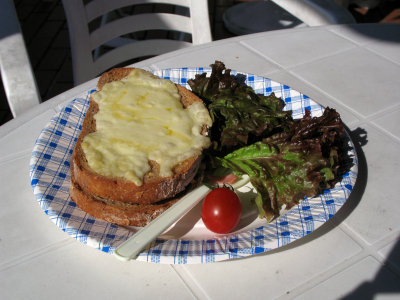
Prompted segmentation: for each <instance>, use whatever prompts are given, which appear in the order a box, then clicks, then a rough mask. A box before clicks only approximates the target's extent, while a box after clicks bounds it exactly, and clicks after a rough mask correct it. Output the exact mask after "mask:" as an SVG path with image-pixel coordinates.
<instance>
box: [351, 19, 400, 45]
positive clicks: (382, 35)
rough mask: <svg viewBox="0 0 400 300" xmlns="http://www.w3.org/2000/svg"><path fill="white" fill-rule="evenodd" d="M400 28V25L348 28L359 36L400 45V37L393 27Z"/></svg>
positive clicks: (369, 25)
mask: <svg viewBox="0 0 400 300" xmlns="http://www.w3.org/2000/svg"><path fill="white" fill-rule="evenodd" d="M395 26H396V27H400V24H379V26H376V24H373V23H372V24H357V26H353V25H349V26H346V27H347V28H349V29H350V30H351V31H353V32H356V33H357V34H359V35H363V36H367V37H369V38H373V39H377V40H380V41H384V42H390V43H400V35H399V31H398V30H393V27H395Z"/></svg>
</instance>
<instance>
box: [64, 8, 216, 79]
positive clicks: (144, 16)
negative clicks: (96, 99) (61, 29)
mask: <svg viewBox="0 0 400 300" xmlns="http://www.w3.org/2000/svg"><path fill="white" fill-rule="evenodd" d="M85 2H87V1H85ZM155 4H158V5H159V6H160V4H161V5H163V6H164V7H167V8H168V9H169V8H171V7H173V8H174V10H173V11H169V12H168V13H166V12H151V13H150V12H147V13H137V14H136V13H135V14H130V13H127V11H128V8H129V9H131V8H132V7H136V8H137V9H141V8H142V9H146V8H147V7H148V6H149V5H153V6H154V5H155ZM63 5H64V10H65V14H66V17H67V22H68V27H69V34H70V40H71V51H72V63H73V72H74V83H75V85H77V84H80V83H82V82H85V81H87V80H89V79H92V78H94V77H96V76H98V75H99V74H100V73H102V72H104V71H106V70H108V69H110V68H112V67H114V66H116V65H119V64H121V63H124V62H128V61H132V59H135V58H139V57H150V56H156V55H159V54H163V53H166V52H169V51H173V50H177V49H181V48H184V47H188V46H191V45H195V44H201V43H206V42H211V41H212V38H211V29H210V21H209V12H208V3H207V0H147V1H146V0H92V1H90V2H89V3H87V4H85V3H84V1H83V0H63ZM137 5H139V6H137ZM146 5H147V6H146ZM182 10H183V11H185V10H186V11H188V12H189V16H188V15H182V12H180V11H182ZM176 13H178V14H176ZM96 22H97V23H99V24H100V25H99V26H97V27H96V26H95V25H94V24H96ZM91 27H96V28H94V29H93V30H92V28H91ZM151 30H157V31H158V32H157V33H159V31H168V32H170V33H171V32H173V33H178V34H176V35H177V36H178V38H179V37H182V36H184V37H185V36H186V35H185V34H189V35H191V40H190V39H188V40H184V39H182V38H181V39H180V40H179V39H178V40H175V39H172V38H170V37H168V38H167V39H164V38H156V39H146V40H142V39H140V40H139V39H137V38H136V39H135V38H131V36H128V35H129V34H132V33H133V35H135V34H136V35H138V34H141V33H142V32H144V31H147V32H148V33H150V34H152V33H154V31H151ZM179 33H180V34H179ZM182 33H184V34H182ZM104 46H105V47H104ZM99 47H103V48H101V49H100V50H99ZM107 47H111V48H113V49H112V50H110V51H108V52H106V53H103V52H104V51H103V49H107Z"/></svg>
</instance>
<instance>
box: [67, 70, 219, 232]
mask: <svg viewBox="0 0 400 300" xmlns="http://www.w3.org/2000/svg"><path fill="white" fill-rule="evenodd" d="M211 124H212V121H211V118H210V115H209V113H208V110H207V108H206V107H205V106H204V104H203V102H202V100H201V99H200V98H198V97H197V96H195V95H194V94H193V93H191V92H190V91H189V90H187V89H186V88H184V87H182V86H180V85H175V84H174V83H173V82H172V81H170V80H166V79H161V78H159V77H156V76H154V75H153V74H151V73H150V72H147V71H144V70H141V69H134V68H117V69H113V70H111V71H108V72H106V73H104V74H103V75H102V76H101V77H100V78H99V81H98V84H97V92H95V93H93V94H92V95H91V98H90V102H89V108H88V111H87V113H86V115H85V118H84V121H83V125H82V131H81V133H80V135H79V137H78V140H77V143H76V145H75V148H74V152H73V155H72V163H71V189H70V194H71V198H72V200H73V201H74V202H75V203H76V204H77V205H78V207H80V208H81V209H82V210H83V211H85V212H87V213H89V214H90V215H92V216H94V217H96V218H99V219H102V220H105V221H107V222H111V223H114V224H118V225H131V226H144V225H146V224H147V223H149V222H150V221H151V220H153V219H154V218H156V217H157V216H158V215H160V214H161V213H162V212H163V211H164V210H166V209H167V208H168V207H170V206H171V205H172V204H173V203H175V202H176V201H177V200H178V199H177V197H178V196H179V195H178V194H179V193H181V192H183V191H184V190H185V188H186V187H187V186H188V185H189V183H191V182H192V180H193V178H194V176H195V175H196V173H197V171H198V168H199V165H200V160H201V155H202V150H203V149H205V148H207V147H209V145H210V139H209V138H208V137H207V130H208V128H209V127H210V126H211ZM177 195H178V196H177Z"/></svg>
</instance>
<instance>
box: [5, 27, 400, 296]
mask: <svg viewBox="0 0 400 300" xmlns="http://www.w3.org/2000/svg"><path fill="white" fill-rule="evenodd" d="M215 60H221V61H223V62H224V63H225V65H226V66H227V67H228V68H231V69H233V70H237V71H238V72H245V73H250V74H256V75H259V76H263V77H267V78H270V79H271V80H273V81H276V82H279V83H281V84H284V85H287V86H289V87H291V88H293V89H295V90H297V91H299V92H301V93H303V94H305V95H307V96H308V97H310V98H311V99H313V100H314V101H316V102H317V103H319V104H321V105H322V106H329V107H333V108H335V109H336V110H337V111H338V112H339V113H340V114H341V117H342V119H343V121H344V123H345V125H346V127H347V129H348V131H349V132H351V137H352V139H353V141H354V142H355V144H356V150H357V155H358V164H359V165H358V168H359V171H358V177H357V181H356V184H355V186H354V189H353V191H352V193H351V196H350V198H349V199H348V201H347V202H346V203H345V205H344V206H343V207H342V208H341V209H340V210H339V211H338V212H337V213H336V214H335V216H334V217H333V218H332V219H330V220H329V221H328V222H326V223H325V224H324V225H323V226H321V227H320V228H318V229H317V230H315V231H314V232H312V233H311V234H309V235H307V236H305V237H303V238H301V239H299V240H297V241H295V242H293V243H290V244H288V245H287V246H283V247H280V248H278V249H276V250H272V251H269V252H267V253H263V254H258V255H252V256H250V257H247V258H241V259H232V260H228V261H222V262H215V263H208V264H186V265H179V264H156V263H148V262H140V261H135V260H132V261H129V262H122V261H119V260H117V259H116V258H115V257H113V256H112V255H110V254H107V253H104V252H102V251H99V250H97V249H94V248H92V247H89V246H87V245H85V244H83V243H80V242H79V241H77V240H76V239H73V238H71V237H70V236H68V235H67V234H66V233H65V232H63V231H62V230H60V229H59V228H58V227H57V226H56V225H55V224H53V223H52V222H51V221H50V219H49V217H48V216H47V215H46V214H44V213H43V211H42V209H41V208H40V206H39V205H38V202H37V201H36V199H35V197H34V194H33V191H32V188H31V185H30V178H29V161H30V158H31V153H32V148H33V146H34V144H35V141H36V139H37V137H38V136H39V134H40V132H41V130H42V128H43V127H45V126H46V124H47V123H48V122H49V120H50V119H51V118H52V117H53V116H54V115H55V114H56V113H57V112H58V111H59V110H60V109H62V108H63V107H64V106H65V105H66V104H67V103H69V102H70V101H71V100H72V99H74V98H75V97H77V96H78V95H81V94H82V93H85V92H87V91H89V90H90V89H93V88H94V87H95V86H96V79H94V80H92V81H89V82H87V83H85V84H83V85H80V86H77V87H75V88H73V89H71V90H69V91H67V92H65V93H63V94H61V95H59V96H57V97H54V98H53V99H50V100H48V101H46V102H44V103H43V104H41V105H39V106H37V107H35V108H34V109H32V110H30V111H28V112H27V113H26V114H24V115H21V116H20V117H18V118H16V119H14V120H12V121H11V122H9V123H6V124H5V125H3V126H2V127H0V145H1V146H0V184H1V200H0V203H1V211H0V278H1V280H0V293H1V295H2V296H1V298H2V299H49V298H53V299H84V298H85V299H94V298H96V299H112V298H114V299H117V298H120V299H126V298H128V297H129V298H133V299H291V298H296V299H297V298H300V299H338V298H346V297H347V298H348V299H372V298H373V299H396V298H397V299H398V298H399V297H400V242H399V236H400V217H399V216H400V205H399V201H398V200H399V196H398V190H397V188H398V185H400V176H399V173H398V170H399V168H400V159H399V153H400V131H399V127H400V101H399V100H400V96H399V95H400V76H399V75H400V25H353V26H340V25H335V26H327V27H310V28H298V29H287V30H284V31H272V32H266V33H259V34H254V35H246V36H240V37H236V38H232V39H227V40H221V41H216V42H213V43H209V44H205V45H200V46H195V47H192V48H187V49H184V50H180V51H176V52H172V53H169V54H165V55H161V56H158V57H155V58H152V59H149V60H146V61H142V62H140V63H137V64H135V65H134V66H135V67H140V68H144V69H148V70H153V71H155V70H160V69H167V68H178V67H208V66H209V65H210V64H211V63H213V62H214V61H215Z"/></svg>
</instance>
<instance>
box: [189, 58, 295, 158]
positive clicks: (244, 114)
mask: <svg viewBox="0 0 400 300" xmlns="http://www.w3.org/2000/svg"><path fill="white" fill-rule="evenodd" d="M211 66H212V73H211V75H210V77H207V76H206V73H203V74H200V75H196V77H195V79H192V80H189V81H188V84H189V85H190V87H191V89H192V91H193V92H194V93H195V94H197V95H199V96H200V97H201V98H202V99H203V100H204V102H205V104H206V105H207V107H208V109H209V112H210V115H211V117H212V119H213V126H212V128H211V139H212V140H213V141H214V149H215V150H216V151H219V152H221V151H222V152H225V153H229V152H231V151H233V150H235V149H238V148H240V147H242V146H246V145H248V144H252V143H254V142H256V141H257V140H260V139H261V138H263V137H268V136H270V135H271V134H273V133H275V132H280V131H284V130H286V129H287V128H288V126H289V124H290V123H291V122H292V121H293V120H292V117H291V114H292V112H291V111H283V108H284V107H285V103H284V101H283V100H282V99H280V98H277V97H276V96H275V95H274V94H273V93H272V94H271V95H269V96H264V95H260V94H256V93H255V92H254V90H253V89H252V88H251V87H249V86H246V85H245V84H243V82H241V81H240V78H237V77H234V76H232V75H231V74H230V70H229V69H225V65H224V64H223V63H222V62H218V61H217V62H215V64H213V65H211Z"/></svg>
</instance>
